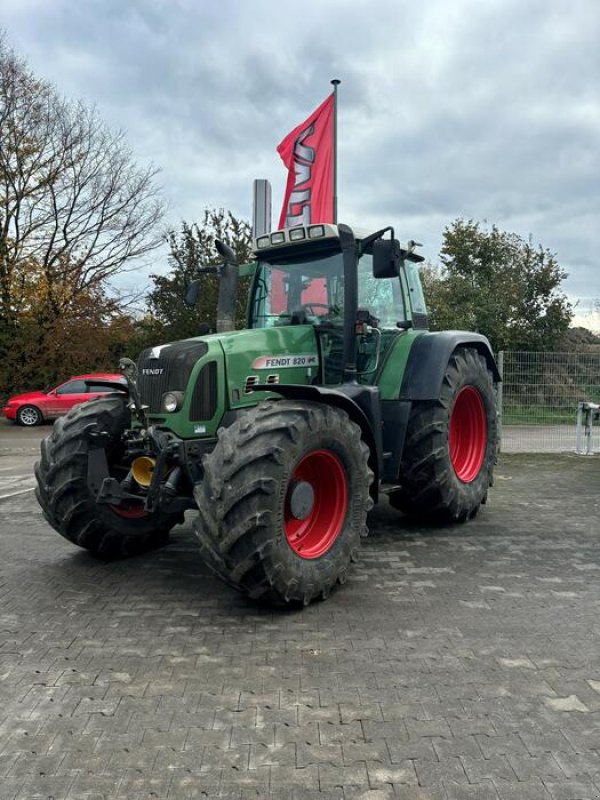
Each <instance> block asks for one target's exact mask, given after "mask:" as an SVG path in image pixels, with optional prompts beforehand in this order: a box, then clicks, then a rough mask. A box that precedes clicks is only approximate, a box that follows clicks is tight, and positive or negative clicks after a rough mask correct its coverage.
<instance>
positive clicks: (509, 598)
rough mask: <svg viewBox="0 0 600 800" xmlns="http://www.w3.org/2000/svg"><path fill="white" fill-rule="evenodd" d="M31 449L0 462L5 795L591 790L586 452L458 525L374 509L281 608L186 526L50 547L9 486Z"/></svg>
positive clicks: (568, 793) (505, 466)
mask: <svg viewBox="0 0 600 800" xmlns="http://www.w3.org/2000/svg"><path fill="white" fill-rule="evenodd" d="M42 432H43V433H47V432H48V430H47V429H46V430H43V431H42ZM5 434H7V429H6V428H3V429H1V431H0V436H1V437H2V438H1V439H0V453H6V450H10V447H14V444H13V445H11V446H10V447H9V446H7V447H6V448H5V449H3V447H4V444H5V442H7V441H8V439H7V438H6V437H5ZM29 437H31V438H29ZM36 437H37V438H39V431H38V432H31V431H27V432H26V433H25V438H26V439H27V444H23V442H24V441H25V440H24V439H19V440H18V441H19V442H20V443H21V445H22V448H21V452H20V453H17V454H16V455H6V454H5V455H4V456H2V455H0V468H2V473H0V487H2V486H3V487H4V489H3V491H0V494H4V495H5V498H6V495H7V494H13V495H14V496H12V497H8V498H6V499H4V500H3V501H0V519H1V523H0V527H1V530H0V533H1V538H0V555H1V558H0V701H1V703H0V798H1V800H13V799H14V798H18V799H19V800H35V799H36V798H44V800H49V798H52V799H53V800H67V799H68V800H109V799H110V800H135V799H136V798H139V799H140V800H142V799H143V800H148V798H159V799H161V798H170V799H171V798H172V799H173V800H175V799H177V800H179V798H182V799H183V798H201V797H203V798H205V797H209V798H212V797H217V796H221V797H227V798H267V797H272V798H273V799H274V800H275V799H279V798H282V800H287V799H288V798H289V799H290V800H301V798H314V800H316V799H317V798H320V799H321V800H323V799H324V800H334V798H335V800H337V799H338V798H344V799H345V800H358V798H371V800H387V798H400V799H403V800H442V799H443V800H462V799H463V798H464V800H470V799H471V798H477V799H478V800H488V798H489V799H490V800H492V799H496V800H498V799H500V800H528V798H531V799H532V800H534V799H536V798H547V799H548V800H552V799H553V800H576V799H577V798H599V797H600V643H599V633H600V581H599V580H598V579H599V576H600V538H599V534H600V507H599V506H600V502H599V498H600V458H598V457H590V458H584V457H576V456H535V457H531V456H504V457H503V458H502V461H501V463H500V465H499V466H498V468H497V482H496V487H495V488H494V490H493V493H492V495H491V499H490V504H489V505H488V506H487V507H486V508H485V509H484V510H483V512H482V513H481V514H480V516H479V517H478V518H477V519H476V520H474V521H473V522H471V523H469V524H467V525H465V526H456V527H451V528H447V529H437V530H436V529H429V530H427V529H423V528H419V527H413V526H410V525H409V524H408V523H407V522H406V521H405V520H404V519H403V518H402V517H401V516H400V515H398V514H396V513H395V512H393V511H392V510H391V509H390V508H389V507H387V506H385V505H383V506H379V507H378V508H376V509H375V510H374V512H373V513H372V515H371V529H372V533H373V535H372V537H371V538H369V539H368V540H366V542H365V544H364V548H363V558H362V561H361V562H360V563H359V564H358V565H356V568H355V569H354V571H353V572H352V575H351V578H350V579H349V581H348V583H347V584H346V585H345V586H344V587H342V588H341V589H339V590H338V591H337V592H335V593H334V594H332V596H331V597H330V598H329V599H328V600H327V601H326V602H324V603H320V604H317V605H314V606H311V607H309V608H308V609H306V610H304V611H303V612H293V613H289V612H288V613H283V612H272V611H269V610H264V609H260V608H257V607H256V606H252V605H249V604H247V603H246V602H245V601H244V600H243V599H242V598H239V597H238V596H237V595H236V594H234V593H233V592H231V591H230V590H229V589H227V588H226V587H223V586H221V585H220V584H219V583H217V582H215V581H214V580H213V579H212V578H210V577H209V576H208V574H207V572H206V570H205V569H204V567H203V565H202V564H201V563H200V562H199V561H198V560H197V557H196V548H195V545H194V541H193V538H192V536H191V532H190V529H189V526H183V527H182V528H180V529H178V530H177V531H176V535H175V536H174V538H173V544H172V545H170V546H169V547H168V548H165V549H163V550H161V551H159V552H156V553H154V554H151V555H148V556H144V557H142V558H136V559H131V560H129V561H124V562H120V563H113V564H104V563H101V562H98V561H95V560H94V559H92V558H90V557H89V556H88V555H87V554H86V553H85V552H83V551H79V550H77V549H76V548H74V547H73V546H72V545H70V544H68V543H67V542H65V541H63V540H62V539H61V538H60V537H59V536H58V534H56V533H54V532H53V531H52V530H51V529H50V528H49V527H48V526H47V525H46V523H45V522H44V521H43V519H42V517H41V515H40V513H39V511H38V509H37V508H36V506H35V502H34V501H33V499H32V497H33V496H32V494H31V493H24V494H15V491H21V490H22V489H23V488H24V487H25V483H24V482H23V483H21V485H20V488H19V489H15V487H14V486H13V487H12V491H11V492H8V491H7V488H6V487H7V483H6V482H5V481H6V480H7V479H9V478H10V476H11V471H12V469H13V465H14V468H15V469H16V470H17V471H20V472H21V473H23V478H24V479H25V475H24V473H26V471H27V470H28V468H29V467H28V464H29V463H30V462H31V461H32V460H33V457H34V455H33V448H34V446H35V444H36Z"/></svg>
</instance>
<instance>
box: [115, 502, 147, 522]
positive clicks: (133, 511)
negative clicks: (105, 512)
mask: <svg viewBox="0 0 600 800" xmlns="http://www.w3.org/2000/svg"><path fill="white" fill-rule="evenodd" d="M109 508H110V510H111V511H112V512H113V513H115V514H116V515H117V516H118V517H123V518H124V519H141V517H145V516H146V512H145V511H144V506H143V504H140V505H139V506H138V505H135V506H134V505H131V506H128V507H125V506H109Z"/></svg>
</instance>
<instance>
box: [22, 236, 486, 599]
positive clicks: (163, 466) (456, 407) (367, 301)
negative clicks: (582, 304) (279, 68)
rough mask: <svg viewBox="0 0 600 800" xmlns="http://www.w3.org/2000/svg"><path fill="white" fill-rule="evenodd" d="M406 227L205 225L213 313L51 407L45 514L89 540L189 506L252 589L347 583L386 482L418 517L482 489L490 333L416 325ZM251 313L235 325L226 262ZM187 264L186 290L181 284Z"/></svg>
mask: <svg viewBox="0 0 600 800" xmlns="http://www.w3.org/2000/svg"><path fill="white" fill-rule="evenodd" d="M415 246H416V245H415V243H414V242H409V243H408V244H407V245H402V244H400V242H399V241H398V240H397V239H396V237H395V234H394V231H393V229H392V228H390V227H387V228H382V229H380V230H377V231H355V230H352V229H351V228H350V227H349V226H347V225H337V226H335V225H325V224H323V225H308V226H298V227H295V228H290V229H285V230H282V231H275V232H273V233H270V234H265V235H264V236H260V237H258V239H257V240H256V241H255V248H254V252H255V256H256V260H255V261H254V262H253V263H252V264H250V265H243V266H241V267H238V265H237V264H236V263H235V257H234V254H233V252H232V251H231V249H230V248H229V247H227V246H226V245H225V244H223V243H218V244H217V248H218V251H219V253H220V255H221V257H222V258H223V262H224V263H223V265H222V266H221V267H207V268H204V269H203V270H201V271H206V272H216V273H218V275H219V278H220V284H219V301H218V309H217V332H216V333H215V334H212V335H205V336H198V337H196V338H193V339H187V340H184V341H181V342H173V343H170V344H167V345H159V346H156V347H152V348H148V349H147V350H145V351H144V352H143V353H142V354H141V355H140V357H139V359H138V361H137V364H134V363H133V362H130V361H127V360H126V359H124V360H122V363H121V367H122V369H123V372H124V374H125V376H126V377H127V380H128V383H129V387H130V395H129V400H128V401H127V400H123V398H120V397H109V398H104V399H101V400H98V401H93V402H90V403H87V404H84V405H82V406H79V407H77V408H75V409H74V410H73V411H72V412H70V413H69V414H68V415H67V416H66V417H64V418H62V419H60V420H58V421H57V423H56V425H55V427H54V429H53V432H52V433H51V434H50V436H49V437H47V439H46V440H45V441H44V442H43V443H42V458H41V460H40V462H38V464H37V465H36V476H37V481H38V486H37V497H38V500H39V502H40V504H41V506H42V509H43V511H44V514H45V516H46V519H47V520H48V521H49V522H50V524H51V525H52V526H53V527H54V528H55V529H56V530H57V531H58V532H59V533H60V534H62V535H63V536H64V537H66V538H67V539H69V540H70V541H71V542H73V543H75V544H78V545H79V546H81V547H84V548H86V549H88V550H90V551H91V552H93V553H96V554H97V555H100V556H104V557H116V556H123V555H129V554H134V553H139V552H144V551H146V550H149V549H151V548H153V547H156V546H159V545H161V544H163V543H164V542H165V541H166V540H167V538H168V533H169V530H170V529H171V528H172V527H173V526H174V525H176V524H177V523H179V522H181V521H182V519H183V514H184V512H185V511H190V512H191V513H192V516H193V526H194V531H195V533H196V535H197V538H198V541H199V544H200V551H201V554H202V556H203V558H204V559H205V561H206V563H207V564H209V566H210V567H211V568H212V569H213V571H214V572H215V573H217V574H218V575H219V576H221V577H222V578H223V579H224V580H225V581H226V582H228V583H229V584H230V585H232V586H234V587H235V588H237V589H238V590H240V591H242V592H244V593H245V594H246V595H248V596H249V597H252V598H261V599H262V600H265V601H269V602H272V603H278V604H282V603H283V604H288V603H291V604H306V603H309V602H311V601H312V600H314V599H315V598H318V597H325V596H326V595H327V594H328V593H329V591H330V590H331V589H332V588H333V586H334V585H335V584H336V583H342V582H343V581H344V580H345V578H346V575H347V572H348V569H349V567H350V564H351V563H352V561H354V560H355V559H356V558H357V556H358V552H359V549H360V541H361V537H362V536H364V535H366V533H367V531H368V528H367V512H368V510H369V508H370V507H371V505H372V503H373V502H376V501H377V500H378V498H379V495H380V494H381V493H382V492H383V493H385V494H387V495H388V497H389V501H390V503H391V504H392V505H393V506H395V507H396V508H398V509H400V510H401V511H403V512H404V513H407V514H410V515H411V516H413V517H415V518H417V519H421V520H423V521H427V520H435V521H446V522H461V521H465V520H467V519H469V518H470V517H472V516H474V514H475V513H476V512H477V510H478V509H479V507H480V505H481V504H482V503H485V502H486V500H487V492H488V488H489V486H490V485H491V482H492V472H493V465H494V460H495V455H496V438H497V430H496V410H495V399H494V383H495V382H496V381H497V380H499V375H498V370H497V367H496V364H495V362H494V358H493V355H492V352H491V349H490V346H489V343H488V341H487V339H486V338H485V337H484V336H481V335H480V334H476V333H468V332H464V331H447V332H440V333H430V332H429V331H428V329H427V311H426V308H425V305H424V300H423V296H422V289H421V284H420V281H419V276H418V271H417V266H416V265H417V264H418V262H419V261H422V260H423V259H422V258H421V256H419V255H417V254H416V253H415V252H414V250H415ZM240 273H242V274H246V275H249V276H251V278H252V284H251V289H250V295H249V301H248V324H247V328H246V329H244V330H238V331H234V330H233V320H234V311H235V298H236V285H237V279H238V275H239V274H240ZM200 286H201V279H199V280H198V281H194V282H193V283H192V285H191V286H190V288H189V290H188V295H187V298H186V301H187V302H188V303H190V304H193V303H194V302H195V300H196V298H197V294H198V291H199V288H200Z"/></svg>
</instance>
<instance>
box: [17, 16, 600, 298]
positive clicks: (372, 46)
mask: <svg viewBox="0 0 600 800" xmlns="http://www.w3.org/2000/svg"><path fill="white" fill-rule="evenodd" d="M3 11H4V14H3V24H4V25H5V27H6V30H7V34H8V37H9V39H10V41H11V42H12V43H13V44H14V46H15V47H16V48H17V49H18V50H19V51H20V52H21V54H22V55H24V56H25V57H26V58H27V59H28V61H29V63H30V65H31V67H32V68H33V69H34V71H35V73H36V74H37V75H39V76H40V77H44V78H47V79H49V80H51V81H52V82H53V83H54V84H55V85H56V86H57V87H58V88H59V89H60V90H61V91H62V92H64V93H65V94H67V95H68V96H71V97H77V98H78V97H81V98H83V99H84V100H85V101H86V102H88V103H95V104H97V106H98V108H99V110H100V112H101V114H102V116H103V117H104V118H105V119H106V121H107V122H108V123H109V124H110V125H111V126H114V127H122V128H124V129H125V130H126V131H127V134H128V140H129V142H130V144H131V146H132V148H133V150H134V152H135V154H136V157H137V158H138V159H139V160H140V161H142V162H144V163H145V162H148V161H153V162H154V163H156V164H158V165H159V166H161V167H162V176H161V182H162V184H163V186H164V190H165V195H166V197H167V198H168V200H169V202H170V208H171V212H170V213H171V220H172V222H173V224H178V221H179V220H180V219H182V218H183V219H187V220H193V219H197V218H199V216H200V214H201V211H202V209H203V208H204V207H206V206H224V207H227V208H231V209H232V210H233V211H234V213H236V214H238V215H244V216H249V215H250V195H251V183H252V179H253V178H255V177H267V178H269V179H270V180H271V181H272V183H273V198H274V209H273V216H274V218H277V216H278V212H279V203H280V200H281V197H282V193H283V186H284V180H285V175H284V173H283V168H282V166H281V164H280V162H279V159H278V156H277V154H276V152H275V146H276V145H277V143H278V142H279V141H280V139H281V138H282V137H283V136H284V135H285V134H286V133H287V132H288V131H289V130H290V129H291V128H292V127H294V126H295V125H296V124H298V122H300V121H301V120H302V119H304V118H305V117H306V116H307V115H308V114H309V113H310V111H312V109H313V108H314V107H315V106H316V105H317V104H318V103H319V102H320V101H321V100H322V99H323V97H324V96H325V95H326V94H327V93H328V92H329V91H330V86H329V80H330V79H331V78H333V77H340V78H341V79H342V81H343V83H342V85H341V87H340V110H339V207H340V217H341V218H343V219H345V220H347V221H349V222H351V223H356V224H371V223H372V224H375V225H379V224H388V223H390V222H391V223H393V224H394V225H395V226H396V227H397V229H398V230H399V231H400V232H401V235H402V236H403V237H404V238H415V239H418V240H419V241H423V242H424V243H425V247H424V250H423V251H424V254H425V255H426V257H427V258H428V259H429V260H431V261H435V260H436V258H437V253H438V251H439V247H440V244H441V237H442V232H443V229H444V227H445V226H446V225H447V224H449V223H450V222H451V221H452V220H453V219H455V218H456V217H458V216H462V217H466V218H474V219H478V220H484V219H485V220H487V221H488V222H489V223H490V224H491V223H495V224H497V225H498V226H499V227H500V228H504V229H506V230H511V231H515V232H516V233H518V234H519V235H521V236H523V237H525V238H527V237H528V236H529V235H530V234H531V236H532V239H533V241H534V243H538V242H541V243H542V244H543V245H544V246H545V247H548V248H549V249H550V250H552V251H553V252H556V253H557V256H558V260H559V263H560V264H561V265H563V266H564V267H565V269H566V270H567V271H568V272H569V278H568V280H567V282H566V284H565V288H566V289H567V291H568V292H569V294H570V295H572V296H574V297H578V296H582V297H583V296H585V297H600V278H599V277H598V274H599V273H598V270H597V269H596V265H595V260H596V251H597V249H598V234H597V228H598V216H599V211H600V186H599V183H598V180H597V176H598V174H599V173H600V156H599V152H600V150H599V148H598V145H597V143H598V140H599V138H600V89H599V85H598V80H597V78H598V75H599V74H600V48H598V47H597V34H598V31H599V30H600V4H598V2H597V0H571V2H570V3H569V5H568V7H566V6H565V4H564V3H563V2H560V0H529V2H527V3H523V2H521V1H520V0H519V1H517V0H488V2H486V3H481V2H478V0H455V2H453V3H451V4H449V3H447V2H442V0H430V1H429V2H427V3H423V4H419V5H417V4H400V3H397V2H392V0H386V1H383V0H379V2H375V3H372V4H369V6H367V5H366V4H365V3H363V2H359V0H329V2H327V3H323V2H317V0H304V2H302V3H297V2H295V3H293V2H290V0H280V1H279V2H277V3H275V2H268V1H267V0H254V2H252V3H246V2H242V0H222V2H220V3H218V4H216V3H197V2H193V0H177V2H167V1H166V0H143V1H142V0H136V1H135V2H129V3H126V4H125V3H122V2H120V0H102V1H101V0H94V2H87V3H73V2H69V0H55V2H53V3H51V4H49V3H46V2H45V0H5V2H4V3H3Z"/></svg>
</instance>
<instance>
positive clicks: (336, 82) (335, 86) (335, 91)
mask: <svg viewBox="0 0 600 800" xmlns="http://www.w3.org/2000/svg"><path fill="white" fill-rule="evenodd" d="M340 83H341V80H339V78H334V79H333V80H332V81H331V84H332V85H333V223H334V225H337V204H338V198H337V94H338V86H339V85H340Z"/></svg>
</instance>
